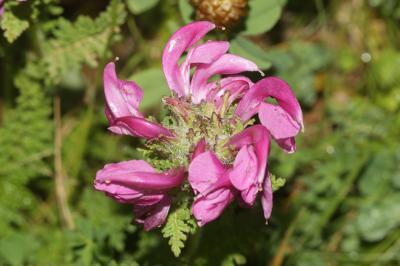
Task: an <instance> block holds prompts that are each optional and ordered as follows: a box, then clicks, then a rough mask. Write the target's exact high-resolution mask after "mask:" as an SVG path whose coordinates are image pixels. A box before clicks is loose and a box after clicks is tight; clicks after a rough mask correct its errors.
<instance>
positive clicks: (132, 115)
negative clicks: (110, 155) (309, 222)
mask: <svg viewBox="0 0 400 266" xmlns="http://www.w3.org/2000/svg"><path fill="white" fill-rule="evenodd" d="M214 28H215V25H214V24H212V23H210V22H206V21H200V22H194V23H191V24H188V25H186V26H184V27H182V28H181V29H179V30H178V31H177V32H175V33H174V34H173V35H172V37H171V38H170V39H169V41H168V42H167V44H166V47H165V49H164V52H163V56H162V66H163V70H164V75H165V78H166V81H167V83H168V86H169V88H170V90H171V92H172V96H171V97H165V98H164V99H163V104H164V106H165V107H166V108H167V110H168V112H169V114H170V115H169V116H168V117H167V118H168V119H167V120H166V121H167V122H164V124H158V123H156V122H153V121H150V120H148V119H146V118H145V117H144V115H143V114H142V113H141V112H140V111H139V105H140V102H141V99H142V96H143V91H142V89H141V88H140V87H139V86H138V85H137V84H136V83H134V82H133V81H124V80H119V79H118V77H117V75H116V73H115V65H114V63H109V64H107V66H106V67H105V69H104V94H105V99H106V106H105V112H106V116H107V119H108V121H109V124H110V127H109V130H110V131H112V132H113V133H115V134H122V135H131V136H136V137H143V138H145V139H146V140H148V142H147V144H146V148H147V149H148V151H149V152H150V153H151V154H152V155H153V156H156V157H157V156H159V158H158V157H157V158H155V161H156V162H157V160H159V161H161V162H165V160H167V161H168V162H169V163H167V164H166V165H171V167H166V168H162V171H160V172H158V171H156V170H155V168H153V166H151V165H149V164H148V163H146V162H145V161H142V160H133V161H126V162H121V163H116V164H108V165H106V166H105V167H104V168H103V169H102V170H100V171H98V173H97V175H96V181H95V188H96V189H98V190H100V191H104V192H105V193H106V195H108V196H110V197H112V198H113V199H115V200H116V201H118V202H121V203H127V204H132V205H133V212H134V215H135V219H136V221H137V222H139V223H143V224H144V227H145V229H146V230H150V229H152V228H155V227H158V226H160V225H161V224H163V223H164V222H165V219H166V217H167V215H168V211H169V209H170V206H171V193H170V190H172V189H174V188H177V187H180V186H181V185H182V184H183V183H184V179H185V176H186V173H187V176H188V182H189V184H190V186H191V188H192V191H188V190H186V189H182V190H180V191H179V193H177V194H178V195H182V193H183V194H184V193H186V196H184V198H187V197H191V196H193V193H194V200H193V204H192V213H193V216H194V217H195V218H196V220H197V222H198V225H199V226H203V225H205V224H207V223H209V222H211V221H213V220H215V219H217V218H218V217H219V216H220V215H221V213H222V212H223V211H224V209H225V208H226V207H227V206H228V205H229V204H230V203H231V202H233V200H234V199H235V197H237V199H238V200H239V201H240V202H243V203H244V204H245V205H247V206H249V207H251V206H253V205H254V203H255V201H256V199H257V196H258V195H260V197H261V204H262V206H263V210H264V217H265V219H266V220H268V219H269V218H270V216H271V211H272V184H271V180H270V178H269V174H268V170H267V163H268V155H269V150H270V139H271V138H273V139H275V140H276V141H277V143H278V144H279V145H280V146H281V147H283V148H284V150H286V151H288V152H294V151H295V142H294V137H295V136H296V135H297V134H298V133H299V131H300V130H301V128H302V127H303V118H302V112H301V109H300V105H299V103H298V101H297V99H296V97H295V95H294V93H293V92H292V90H291V89H290V87H289V86H288V85H287V84H286V83H285V82H284V81H282V80H280V79H278V78H275V77H268V78H264V79H262V80H260V81H258V82H256V83H255V84H254V83H253V82H252V81H251V80H250V79H248V78H247V77H245V76H240V75H238V74H240V73H242V72H245V71H259V69H258V67H257V65H256V64H254V63H253V62H251V61H249V60H247V59H244V58H242V57H239V56H237V55H233V54H229V53H228V50H229V43H228V42H224V41H207V42H204V43H201V44H198V42H199V41H200V40H201V39H202V38H203V37H204V36H205V35H206V34H207V33H208V32H209V31H211V30H212V29H214ZM185 52H186V58H185V59H184V60H183V61H181V57H182V56H183V55H184V53H185ZM180 62H181V63H180ZM216 75H223V76H224V77H223V78H221V79H219V80H217V81H215V79H212V80H213V81H210V79H211V78H213V77H215V76H216ZM268 97H271V98H274V99H276V101H277V103H278V104H276V105H273V104H270V103H266V102H264V100H265V98H268ZM256 114H258V116H259V118H260V121H261V124H256V125H251V124H252V122H249V121H250V119H251V117H253V116H254V115H256ZM168 121H169V122H168ZM249 125H251V126H250V127H249ZM165 158H167V159H165ZM152 161H153V162H154V158H153V157H152ZM155 165H157V164H155ZM162 165H165V163H164V164H161V166H162ZM157 166H158V167H160V165H157ZM170 168H172V169H170ZM183 187H185V186H184V185H183ZM175 194H176V193H175ZM174 202H179V199H178V200H175V201H174Z"/></svg>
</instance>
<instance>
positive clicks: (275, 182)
mask: <svg viewBox="0 0 400 266" xmlns="http://www.w3.org/2000/svg"><path fill="white" fill-rule="evenodd" d="M270 178H271V183H272V191H274V192H275V191H277V190H278V189H280V188H281V187H283V186H284V185H285V183H286V179H284V178H282V177H276V176H275V175H272V174H270Z"/></svg>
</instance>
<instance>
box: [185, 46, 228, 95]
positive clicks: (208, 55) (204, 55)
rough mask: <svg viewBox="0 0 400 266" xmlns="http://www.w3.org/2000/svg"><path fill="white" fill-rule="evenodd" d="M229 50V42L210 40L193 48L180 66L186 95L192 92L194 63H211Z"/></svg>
mask: <svg viewBox="0 0 400 266" xmlns="http://www.w3.org/2000/svg"><path fill="white" fill-rule="evenodd" d="M228 50H229V43H228V42H223V41H208V42H206V43H204V44H201V45H199V46H197V47H195V48H193V49H191V50H189V52H188V55H187V57H186V59H185V61H183V63H182V65H181V66H180V72H181V75H182V79H183V83H184V92H185V95H189V94H190V67H191V65H192V64H210V63H212V62H213V61H215V60H217V59H218V58H219V57H221V56H222V55H223V54H225V53H226V52H227V51H228Z"/></svg>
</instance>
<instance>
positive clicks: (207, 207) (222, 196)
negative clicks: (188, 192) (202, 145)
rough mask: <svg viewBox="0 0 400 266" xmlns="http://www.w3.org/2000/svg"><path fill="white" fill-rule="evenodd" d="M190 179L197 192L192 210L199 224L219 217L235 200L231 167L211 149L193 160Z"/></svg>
mask: <svg viewBox="0 0 400 266" xmlns="http://www.w3.org/2000/svg"><path fill="white" fill-rule="evenodd" d="M188 180H189V183H190V185H191V186H192V188H193V190H194V191H195V194H197V196H196V197H195V199H194V202H193V206H192V211H193V215H194V217H195V218H196V220H197V221H198V224H199V226H203V225H205V224H206V223H209V222H211V221H213V220H215V219H216V218H218V217H219V216H220V215H221V213H222V211H223V210H224V209H225V208H226V207H227V206H228V205H229V204H230V203H231V202H232V201H233V198H234V194H235V190H234V188H233V186H232V185H231V183H230V181H229V169H228V168H226V166H224V165H223V164H222V163H221V161H220V160H219V159H218V158H217V156H216V155H215V154H214V153H213V152H211V151H208V152H204V153H202V154H200V155H199V156H197V157H196V158H195V159H194V160H193V161H192V162H191V164H190V166H189V176H188Z"/></svg>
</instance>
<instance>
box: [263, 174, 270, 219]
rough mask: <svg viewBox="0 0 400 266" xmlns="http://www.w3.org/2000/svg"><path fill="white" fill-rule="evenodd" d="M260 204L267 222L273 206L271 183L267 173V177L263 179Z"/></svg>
mask: <svg viewBox="0 0 400 266" xmlns="http://www.w3.org/2000/svg"><path fill="white" fill-rule="evenodd" d="M261 204H262V207H263V211H264V217H265V220H266V221H267V222H268V219H269V218H270V217H271V213H272V206H273V195H272V184H271V178H270V177H269V175H267V178H265V180H264V184H263V194H262V196H261Z"/></svg>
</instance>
